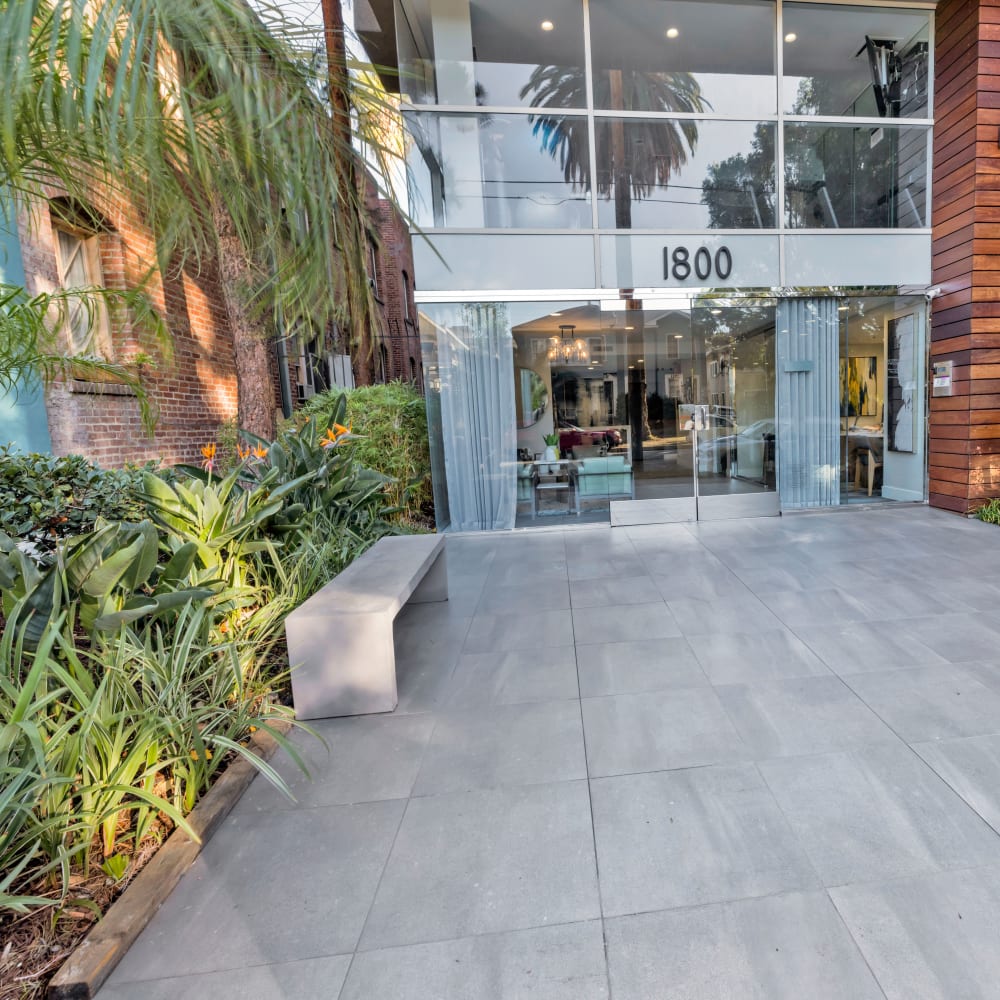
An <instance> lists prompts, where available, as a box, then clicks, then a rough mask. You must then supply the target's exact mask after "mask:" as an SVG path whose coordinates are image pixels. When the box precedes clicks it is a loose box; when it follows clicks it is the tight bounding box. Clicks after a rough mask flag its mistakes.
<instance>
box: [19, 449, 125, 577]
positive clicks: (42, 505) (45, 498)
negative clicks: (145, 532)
mask: <svg viewBox="0 0 1000 1000" xmlns="http://www.w3.org/2000/svg"><path fill="white" fill-rule="evenodd" d="M142 475H143V470H142V469H137V468H130V469H120V470H113V471H112V470H106V469H100V468H98V467H97V466H96V465H94V464H93V463H92V462H89V461H87V459H85V458H82V457H81V456H79V455H69V456H66V457H65V458H56V457H54V456H52V455H37V454H25V453H23V452H20V451H17V450H16V449H14V448H11V447H10V446H6V447H3V448H0V531H3V532H4V534H6V535H8V536H10V537H11V538H13V539H15V540H16V541H20V542H24V543H30V546H31V548H29V551H36V552H37V555H38V556H39V557H41V558H43V559H44V558H45V557H46V556H48V555H49V554H50V553H51V552H52V551H53V550H54V548H55V545H56V543H57V542H58V540H59V539H60V538H68V537H70V536H72V535H79V534H81V533H83V532H85V531H89V530H90V529H91V528H92V527H93V526H94V522H95V521H96V520H97V518H98V517H104V518H105V519H107V520H109V521H138V520H141V519H142V517H143V516H144V515H143V504H142V500H141V498H140V494H141V493H142Z"/></svg>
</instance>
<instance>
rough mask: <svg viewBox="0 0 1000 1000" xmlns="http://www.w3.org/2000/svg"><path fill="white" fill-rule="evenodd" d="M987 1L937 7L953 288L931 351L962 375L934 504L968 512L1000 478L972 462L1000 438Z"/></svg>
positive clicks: (937, 469)
mask: <svg viewBox="0 0 1000 1000" xmlns="http://www.w3.org/2000/svg"><path fill="white" fill-rule="evenodd" d="M993 2H995V3H997V4H1000V0H993ZM984 9H985V8H984V4H983V3H981V2H978V0H942V2H941V3H940V4H939V6H938V8H937V11H936V15H935V20H936V32H935V46H936V48H935V66H936V72H937V78H936V80H935V93H936V99H935V108H934V115H935V131H934V170H933V175H934V205H933V216H932V218H933V227H934V228H933V240H932V248H931V252H932V266H933V275H934V279H933V280H934V284H936V285H940V286H941V288H942V291H943V294H942V295H940V296H939V297H938V298H937V299H936V300H935V301H934V304H933V310H932V335H931V357H932V360H936V359H942V360H943V359H948V360H950V361H951V362H952V363H953V365H954V369H953V378H954V380H955V381H954V386H953V391H954V394H953V395H952V396H950V397H944V398H932V399H931V402H930V412H929V423H930V454H929V456H928V465H929V471H928V474H929V479H930V486H929V495H930V501H931V503H932V504H933V505H935V506H939V507H943V508H945V509H947V510H955V511H958V512H960V513H966V512H968V510H969V507H970V504H972V503H973V502H974V501H975V499H976V498H977V496H978V491H980V490H982V489H984V488H987V487H988V486H990V485H992V482H993V480H992V471H991V469H992V466H991V465H990V464H989V461H987V463H986V464H985V465H982V464H980V465H976V466H973V465H972V458H973V448H974V446H975V445H974V442H975V443H981V442H985V441H993V440H995V439H994V438H992V437H988V435H990V434H991V432H992V431H993V429H994V428H996V429H997V431H998V437H997V439H996V440H997V441H998V443H1000V423H997V422H996V421H997V420H998V419H1000V406H998V405H997V397H998V396H1000V392H996V393H990V392H982V393H981V392H980V391H979V390H980V386H981V385H982V384H983V383H985V382H995V383H997V384H1000V355H994V354H993V353H991V352H992V351H994V350H997V349H1000V345H994V344H993V343H977V342H976V337H977V336H978V337H982V336H988V334H989V332H990V329H991V326H992V324H996V327H995V329H997V330H1000V294H997V293H995V292H994V286H995V285H1000V252H998V251H1000V214H997V213H998V212H1000V183H995V182H994V180H993V177H994V175H995V176H996V178H997V182H1000V156H998V155H997V154H998V153H1000V150H998V148H997V141H996V140H997V134H996V133H997V122H998V120H1000V119H998V118H997V112H998V110H1000V101H995V102H994V101H990V100H985V101H984V99H983V96H984V92H986V93H990V92H996V91H998V90H1000V18H998V19H997V21H996V22H995V28H996V29H997V30H993V27H988V26H993V25H994V22H993V21H992V20H989V19H984V18H983V17H982V16H981V15H982V11H983V10H984ZM984 30H985V34H984ZM994 191H995V192H996V194H992V192H994ZM986 192H991V194H989V195H987V194H986ZM970 241H971V246H970ZM993 244H995V245H993ZM979 324H983V326H979ZM980 397H982V399H983V403H982V404H981V405H979V404H978V399H979V398H980ZM974 399H975V400H976V401H977V405H976V406H973V405H972V404H973V400H974ZM981 435H982V436H981ZM984 470H985V472H984Z"/></svg>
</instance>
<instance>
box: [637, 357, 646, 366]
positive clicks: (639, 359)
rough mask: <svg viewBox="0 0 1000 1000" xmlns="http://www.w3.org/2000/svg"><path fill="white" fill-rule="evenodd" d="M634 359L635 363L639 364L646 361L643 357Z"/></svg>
mask: <svg viewBox="0 0 1000 1000" xmlns="http://www.w3.org/2000/svg"><path fill="white" fill-rule="evenodd" d="M635 360H636V364H640V365H641V364H643V363H644V362H645V361H646V359H645V358H636V359H635Z"/></svg>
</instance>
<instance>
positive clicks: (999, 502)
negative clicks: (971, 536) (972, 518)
mask: <svg viewBox="0 0 1000 1000" xmlns="http://www.w3.org/2000/svg"><path fill="white" fill-rule="evenodd" d="M976 517H978V518H979V520H980V521H985V522H986V523H987V524H1000V497H998V498H994V499H993V500H987V501H986V503H984V504H983V505H982V507H980V508H979V510H977V511H976Z"/></svg>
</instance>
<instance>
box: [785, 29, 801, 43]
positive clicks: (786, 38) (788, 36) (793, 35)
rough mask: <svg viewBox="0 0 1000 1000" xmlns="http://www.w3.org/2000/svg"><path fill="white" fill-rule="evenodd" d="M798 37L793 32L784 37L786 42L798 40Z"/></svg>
mask: <svg viewBox="0 0 1000 1000" xmlns="http://www.w3.org/2000/svg"><path fill="white" fill-rule="evenodd" d="M798 37H799V36H798V35H796V34H795V32H794V31H789V32H788V34H787V35H785V41H786V42H794V41H795V39H796V38H798Z"/></svg>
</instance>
